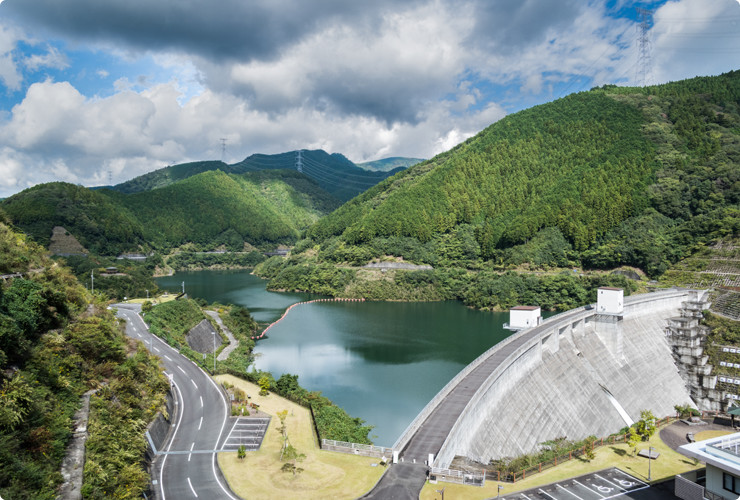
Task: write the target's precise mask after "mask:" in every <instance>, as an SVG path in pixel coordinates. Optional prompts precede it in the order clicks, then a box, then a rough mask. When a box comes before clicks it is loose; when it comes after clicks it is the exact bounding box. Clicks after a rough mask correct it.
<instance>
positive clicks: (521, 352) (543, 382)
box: [433, 290, 692, 467]
mask: <svg viewBox="0 0 740 500" xmlns="http://www.w3.org/2000/svg"><path fill="white" fill-rule="evenodd" d="M690 293H691V292H690V291H688V290H669V291H663V292H654V293H648V294H642V295H635V296H631V297H627V298H626V300H625V305H624V312H623V313H621V314H619V315H613V314H599V313H597V311H596V310H595V309H594V308H591V307H586V308H579V309H575V310H572V311H567V312H565V313H562V314H559V315H556V316H553V317H551V318H548V319H547V320H546V321H545V322H544V323H542V324H541V325H540V326H537V327H535V328H530V329H528V330H524V331H521V332H518V333H517V334H515V335H516V336H519V335H522V336H527V337H528V339H527V341H526V342H525V343H523V344H522V345H521V346H519V348H518V349H517V350H516V351H515V352H514V353H512V354H511V355H509V356H508V357H507V358H506V360H505V361H504V362H502V363H501V364H500V365H499V366H498V367H497V368H496V369H495V370H494V371H493V372H492V373H491V374H490V376H489V377H488V378H487V379H486V380H485V382H484V383H482V384H481V385H480V387H479V388H478V389H477V391H476V393H475V395H474V396H473V397H472V398H471V399H470V401H469V402H468V403H467V405H466V407H465V409H464V410H463V412H462V414H461V415H460V417H459V418H458V419H457V421H456V422H455V424H454V425H453V427H452V429H451V430H450V432H449V434H448V436H447V438H446V440H445V442H444V444H443V445H442V448H441V449H440V450H439V452H438V453H437V456H436V460H435V462H434V465H435V466H436V467H449V465H450V464H451V462H452V460H453V459H454V458H455V456H457V455H460V456H465V457H467V458H469V459H472V460H475V461H478V462H482V463H488V462H489V460H491V459H492V458H494V459H496V458H503V457H513V456H517V455H520V454H523V453H531V452H534V451H536V450H538V449H539V444H540V443H543V442H545V441H548V440H551V439H555V438H558V437H563V436H565V437H567V438H568V439H582V438H585V437H587V436H589V435H596V436H606V435H608V434H610V433H613V432H616V431H618V430H619V429H621V428H623V427H625V426H627V425H629V424H631V423H632V422H633V421H637V420H639V417H640V411H641V410H645V409H649V410H651V411H652V412H653V413H654V414H655V415H656V416H657V417H662V416H665V415H669V414H672V413H674V408H673V407H674V405H676V404H689V403H692V402H691V398H690V396H689V392H688V390H687V388H686V385H685V382H684V380H683V379H682V378H681V376H680V374H679V371H678V368H677V367H676V365H675V363H674V359H673V355H672V352H671V348H670V346H669V344H668V341H667V340H666V337H665V331H666V325H667V320H668V318H671V317H675V316H677V315H678V313H679V310H680V308H681V306H682V303H683V302H685V301H686V300H688V299H689V294H690ZM497 347H498V346H494V347H493V348H492V349H491V351H495V350H496V348H497ZM476 361H478V360H476ZM474 363H475V362H474ZM435 399H436V398H435ZM433 401H434V400H433Z"/></svg>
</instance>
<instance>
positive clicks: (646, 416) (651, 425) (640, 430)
mask: <svg viewBox="0 0 740 500" xmlns="http://www.w3.org/2000/svg"><path fill="white" fill-rule="evenodd" d="M633 428H634V429H635V432H636V433H637V434H638V435H639V436H640V437H641V438H642V440H643V441H648V440H649V439H650V437H651V436H652V435H653V434H655V431H656V430H657V428H656V427H655V415H653V412H651V411H650V410H642V411H641V412H640V420H638V421H637V422H635V424H634V425H633Z"/></svg>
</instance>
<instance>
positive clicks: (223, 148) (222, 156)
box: [219, 137, 226, 161]
mask: <svg viewBox="0 0 740 500" xmlns="http://www.w3.org/2000/svg"><path fill="white" fill-rule="evenodd" d="M219 141H221V161H224V158H225V157H226V139H224V138H223V137H222V138H221V139H219Z"/></svg>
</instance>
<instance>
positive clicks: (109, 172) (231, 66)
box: [0, 0, 740, 198]
mask: <svg viewBox="0 0 740 500" xmlns="http://www.w3.org/2000/svg"><path fill="white" fill-rule="evenodd" d="M638 8H644V9H648V10H650V11H652V17H648V18H647V20H646V21H645V24H644V26H645V27H646V31H645V35H646V37H645V39H644V40H645V42H646V45H645V44H644V45H643V48H644V49H648V50H643V51H642V54H643V57H642V58H641V57H640V53H641V51H640V35H641V33H642V30H641V23H640V20H641V19H640V18H639V17H638ZM737 69H740V0H670V1H666V0H660V1H641V2H632V1H629V0H592V1H587V0H373V1H361V0H219V1H218V2H213V1H203V0H105V1H101V0H64V1H59V0H4V1H3V0H0V198H2V197H6V196H9V195H11V194H13V193H16V192H19V191H21V190H23V189H26V188H28V187H30V186H33V185H35V184H38V183H42V182H50V181H65V182H72V183H77V184H82V185H85V186H96V185H106V184H110V183H113V184H116V183H119V182H123V181H125V180H128V179H131V178H133V177H136V176H138V175H141V174H144V173H146V172H149V171H152V170H155V169H157V168H162V167H165V166H167V165H171V164H175V163H184V162H188V161H196V160H219V159H223V160H224V161H226V162H227V163H233V162H237V161H240V160H242V159H244V158H245V157H247V156H249V155H250V154H254V153H266V154H274V153H280V152H284V151H291V150H295V149H319V148H320V149H324V150H326V151H327V152H329V153H342V154H344V155H345V156H346V157H348V158H349V159H350V160H352V161H355V162H363V161H370V160H376V159H380V158H386V157H390V156H409V157H417V158H430V157H432V156H434V155H436V154H438V153H441V152H443V151H446V150H448V149H450V148H451V147H453V146H455V145H456V144H458V143H460V142H461V141H463V140H465V139H467V138H468V137H471V136H472V135H475V134H476V133H478V132H479V131H481V130H483V129H484V128H485V127H487V126H488V125H490V124H492V123H494V122H495V121H497V120H499V119H501V118H503V117H504V116H506V115H507V114H510V113H514V112H516V111H519V110H521V109H525V108H528V107H531V106H533V105H537V104H541V103H544V102H548V101H552V100H554V99H557V98H559V97H562V96H564V95H567V94H569V93H572V92H578V91H582V90H588V89H590V88H592V87H594V86H600V85H603V84H607V83H608V84H619V85H627V86H633V85H641V84H643V83H652V84H656V83H663V82H667V81H674V80H680V79H684V78H691V77H694V76H704V75H716V74H720V73H724V72H727V71H730V70H737ZM224 144H225V149H222V147H223V145H224Z"/></svg>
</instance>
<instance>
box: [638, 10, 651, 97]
mask: <svg viewBox="0 0 740 500" xmlns="http://www.w3.org/2000/svg"><path fill="white" fill-rule="evenodd" d="M637 18H638V20H639V21H640V24H638V25H637V29H638V30H639V37H638V42H639V52H638V59H637V77H636V78H635V79H636V80H637V83H638V84H639V85H640V86H641V87H645V86H646V85H649V84H651V83H652V80H653V74H652V73H653V62H652V58H651V56H650V36H649V30H650V27H651V26H652V24H653V11H652V10H649V9H643V8H640V7H638V8H637Z"/></svg>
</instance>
